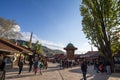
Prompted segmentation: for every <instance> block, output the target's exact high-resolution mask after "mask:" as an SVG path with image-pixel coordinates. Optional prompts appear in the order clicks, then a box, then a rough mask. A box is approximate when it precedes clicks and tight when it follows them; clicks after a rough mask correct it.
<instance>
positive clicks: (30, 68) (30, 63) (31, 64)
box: [29, 60, 33, 72]
mask: <svg viewBox="0 0 120 80" xmlns="http://www.w3.org/2000/svg"><path fill="white" fill-rule="evenodd" d="M32 66H33V60H30V61H29V72H31V70H32Z"/></svg>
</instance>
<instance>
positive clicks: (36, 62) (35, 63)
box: [34, 60, 38, 75]
mask: <svg viewBox="0 0 120 80" xmlns="http://www.w3.org/2000/svg"><path fill="white" fill-rule="evenodd" d="M37 71H38V60H35V62H34V72H35V75H36V73H37Z"/></svg>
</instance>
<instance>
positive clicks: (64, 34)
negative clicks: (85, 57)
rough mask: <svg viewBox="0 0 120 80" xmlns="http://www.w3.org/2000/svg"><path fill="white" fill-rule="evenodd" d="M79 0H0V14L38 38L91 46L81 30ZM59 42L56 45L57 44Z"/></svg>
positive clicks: (59, 42) (82, 49)
mask: <svg viewBox="0 0 120 80" xmlns="http://www.w3.org/2000/svg"><path fill="white" fill-rule="evenodd" d="M80 3H81V0H0V10H1V11H0V17H3V18H6V19H11V20H15V21H16V22H17V23H18V25H19V26H20V29H21V32H23V33H26V32H27V33H28V32H33V33H34V35H35V36H37V38H40V40H43V41H46V42H48V43H49V42H50V43H53V44H54V43H55V44H60V45H62V47H65V46H66V45H67V44H68V43H70V42H71V43H73V44H74V46H76V47H77V48H78V50H79V51H88V50H90V49H91V48H90V45H89V44H88V40H87V39H86V38H85V35H84V34H83V32H82V25H81V20H82V17H81V16H80V10H79V8H80ZM58 46H59V45H58Z"/></svg>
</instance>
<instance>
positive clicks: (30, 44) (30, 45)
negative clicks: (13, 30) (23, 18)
mask: <svg viewBox="0 0 120 80" xmlns="http://www.w3.org/2000/svg"><path fill="white" fill-rule="evenodd" d="M32 35H33V32H31V35H30V43H29V48H30V49H31V47H32Z"/></svg>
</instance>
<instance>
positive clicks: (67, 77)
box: [6, 63, 120, 80]
mask: <svg viewBox="0 0 120 80" xmlns="http://www.w3.org/2000/svg"><path fill="white" fill-rule="evenodd" d="M48 66H49V67H48V69H47V70H44V71H43V74H42V75H40V74H39V72H38V73H37V75H35V74H34V72H30V73H29V72H28V67H27V66H24V69H23V71H22V74H21V75H20V76H18V75H17V73H18V69H17V68H14V69H11V70H9V71H7V73H6V80H82V73H81V70H80V67H79V66H78V67H73V68H67V69H62V70H60V68H59V66H58V64H53V63H49V65H48ZM87 80H120V73H113V74H111V75H107V74H106V73H96V72H95V71H94V69H93V66H89V67H88V73H87Z"/></svg>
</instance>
